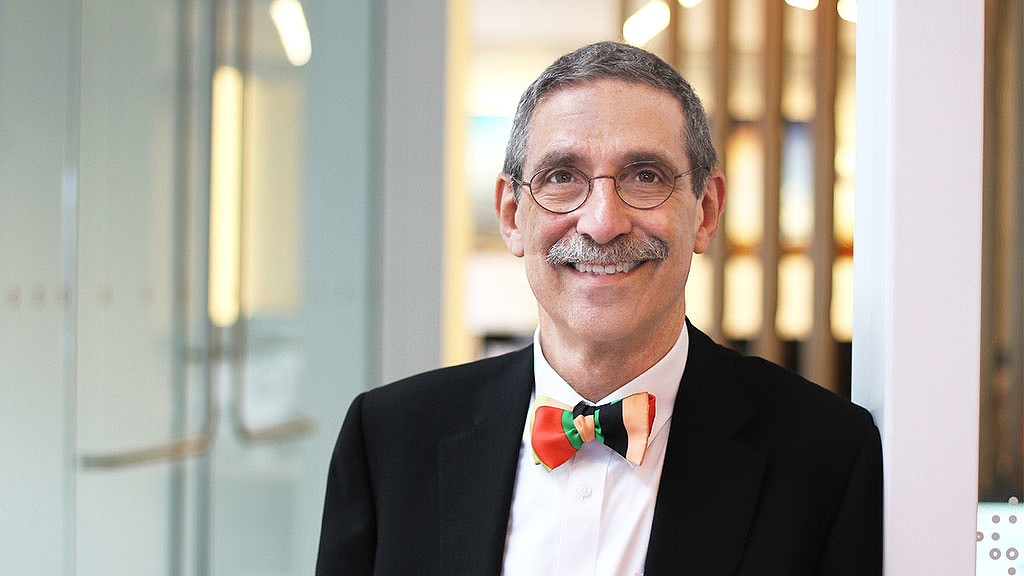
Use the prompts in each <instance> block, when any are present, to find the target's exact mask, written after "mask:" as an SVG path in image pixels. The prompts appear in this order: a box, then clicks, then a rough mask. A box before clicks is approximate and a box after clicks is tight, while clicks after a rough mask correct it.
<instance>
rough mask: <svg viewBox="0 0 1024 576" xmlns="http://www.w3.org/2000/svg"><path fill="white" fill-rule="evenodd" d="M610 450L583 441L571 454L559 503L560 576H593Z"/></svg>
mask: <svg viewBox="0 0 1024 576" xmlns="http://www.w3.org/2000/svg"><path fill="white" fill-rule="evenodd" d="M610 455H611V450H608V449H607V448H605V447H604V446H601V445H596V444H586V445H584V446H583V447H582V448H581V449H580V451H579V452H577V453H576V455H575V456H574V457H573V460H574V461H573V463H572V472H571V473H570V474H569V480H568V482H567V484H566V486H565V494H564V499H563V502H562V526H561V534H560V542H561V546H560V550H559V555H558V574H559V575H561V576H593V575H594V574H596V570H597V552H598V544H599V538H600V529H601V511H602V509H603V508H604V506H603V503H604V494H605V478H606V477H607V472H608V460H609V457H610Z"/></svg>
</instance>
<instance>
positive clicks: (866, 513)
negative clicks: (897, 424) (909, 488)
mask: <svg viewBox="0 0 1024 576" xmlns="http://www.w3.org/2000/svg"><path fill="white" fill-rule="evenodd" d="M869 426H870V433H869V434H867V435H866V437H865V440H864V443H863V445H862V446H861V449H860V453H859V454H858V456H857V460H856V462H855V463H854V465H853V469H852V471H851V473H850V477H849V479H848V481H847V484H846V491H845V493H844V495H843V500H842V504H841V505H840V508H839V513H838V514H837V515H836V519H835V522H834V523H833V524H832V529H831V531H830V532H829V537H828V541H827V542H826V544H825V549H824V553H823V554H822V559H821V562H820V564H819V565H818V572H817V574H818V576H847V575H849V576H881V575H882V541H883V540H882V442H881V439H880V438H879V435H878V428H876V427H875V426H874V425H873V424H869Z"/></svg>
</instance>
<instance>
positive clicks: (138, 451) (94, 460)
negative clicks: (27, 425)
mask: <svg viewBox="0 0 1024 576" xmlns="http://www.w3.org/2000/svg"><path fill="white" fill-rule="evenodd" d="M205 380H206V395H207V396H206V414H205V415H204V417H203V426H202V429H201V431H200V432H199V433H198V434H195V435H193V436H187V437H185V438H179V439H177V440H172V441H170V442H167V443H166V444H156V445H152V446H143V447H142V448H133V449H131V450H125V451H121V452H110V453H107V454H103V453H98V454H84V455H82V456H79V457H78V463H79V465H81V466H82V468H92V469H114V468H125V467H128V466H135V465H137V464H147V463H150V462H161V461H166V460H180V459H182V458H188V457H189V456H197V455H199V454H203V453H205V452H207V451H208V450H209V449H210V446H212V445H213V437H214V434H215V433H216V431H217V413H218V408H217V400H216V398H215V396H214V394H213V387H212V386H211V384H210V377H209V375H207V377H206V379H205Z"/></svg>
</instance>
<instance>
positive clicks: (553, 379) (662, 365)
mask: <svg viewBox="0 0 1024 576" xmlns="http://www.w3.org/2000/svg"><path fill="white" fill-rule="evenodd" d="M689 347H690V337H689V334H688V333H687V330H686V323H685V322H684V323H683V327H682V330H681V331H680V332H679V337H678V338H676V343H675V344H674V345H673V346H672V348H671V349H670V350H669V351H668V353H667V354H665V355H664V356H663V357H662V358H661V360H658V361H657V362H656V363H655V364H654V366H651V367H650V368H648V369H647V371H645V372H644V373H643V374H641V375H639V376H637V377H636V378H634V379H632V380H630V381H629V382H627V383H626V384H624V385H622V386H621V387H619V388H618V389H616V390H614V391H613V392H612V393H611V394H609V395H607V396H605V397H604V398H601V399H600V400H599V401H597V404H607V403H609V402H614V401H616V400H621V399H623V398H625V397H626V396H629V395H630V394H636V393H637V392H647V393H649V394H652V395H654V397H655V399H656V409H655V415H654V425H653V426H652V427H651V436H650V437H651V438H654V437H655V436H657V435H658V433H659V432H660V431H661V429H662V428H664V427H665V424H666V423H668V421H669V419H670V418H671V417H672V409H673V407H674V406H675V404H676V393H677V392H678V391H679V382H680V380H681V379H682V377H683V369H684V368H685V367H686V356H687V353H688V352H689ZM533 377H534V382H535V383H536V384H535V388H534V398H536V397H538V396H548V397H550V398H553V399H555V400H558V401H559V402H562V403H565V404H568V405H569V406H575V405H576V404H578V403H579V402H580V401H581V400H583V397H582V396H580V395H579V393H578V392H576V390H574V389H573V388H572V386H569V384H568V383H567V382H566V381H565V380H564V379H563V378H562V377H561V376H559V375H558V373H557V372H555V369H554V368H552V367H551V365H550V364H548V361H547V359H546V358H544V352H543V351H542V350H541V347H540V326H538V327H537V330H535V331H534V333H533Z"/></svg>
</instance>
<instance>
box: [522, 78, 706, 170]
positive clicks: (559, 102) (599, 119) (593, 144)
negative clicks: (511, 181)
mask: <svg viewBox="0 0 1024 576" xmlns="http://www.w3.org/2000/svg"><path fill="white" fill-rule="evenodd" d="M685 133H686V123H685V119H684V116H683V110H682V105H681V104H680V103H679V101H678V100H677V99H676V98H675V97H674V96H673V95H672V94H669V93H667V92H665V91H663V90H659V89H657V88H654V87H652V86H648V85H646V84H637V83H630V82H624V81H621V80H614V79H601V80H594V81H590V82H586V83H582V84H577V85H573V86H567V87H565V88H561V89H558V90H556V91H554V92H552V93H550V94H548V95H547V96H546V97H545V98H544V99H543V100H542V101H541V102H540V103H539V104H538V105H537V107H536V109H534V111H533V116H532V117H531V121H530V132H529V137H528V140H527V146H526V157H525V167H526V168H527V170H530V169H536V168H538V167H540V166H541V165H542V164H544V162H545V159H551V158H571V159H575V160H576V161H575V162H573V163H574V164H577V165H579V167H580V168H599V167H605V166H609V165H614V164H619V165H622V164H626V163H629V162H632V161H636V160H637V159H645V158H658V159H664V160H665V161H667V162H668V163H670V164H671V165H672V167H673V168H679V169H682V168H683V167H684V166H686V165H688V162H687V160H686V154H685Z"/></svg>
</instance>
